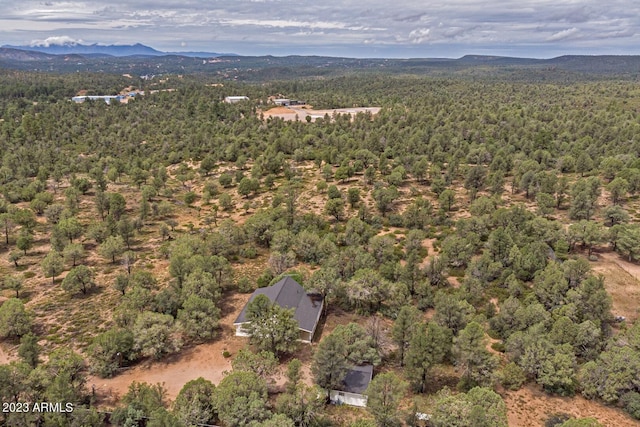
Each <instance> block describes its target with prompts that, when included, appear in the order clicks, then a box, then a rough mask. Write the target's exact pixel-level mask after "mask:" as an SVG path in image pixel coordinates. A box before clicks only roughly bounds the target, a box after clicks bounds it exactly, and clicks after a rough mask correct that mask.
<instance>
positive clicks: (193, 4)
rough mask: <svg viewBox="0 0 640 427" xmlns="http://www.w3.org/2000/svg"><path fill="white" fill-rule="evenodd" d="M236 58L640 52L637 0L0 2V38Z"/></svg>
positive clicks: (8, 41)
mask: <svg viewBox="0 0 640 427" xmlns="http://www.w3.org/2000/svg"><path fill="white" fill-rule="evenodd" d="M64 40H69V41H81V42H83V43H87V44H91V43H99V44H133V43H138V42H139V43H142V44H145V45H148V46H151V47H154V48H156V49H159V50H164V51H174V52H175V51H209V52H233V53H238V54H241V55H268V54H271V55H279V56H280V55H290V54H300V55H329V56H350V57H448V58H455V57H460V56H463V55H465V54H488V55H509V56H521V57H536V58H550V57H554V56H558V55H564V54H594V55H595V54H633V55H635V54H640V49H639V48H638V46H640V43H639V42H640V1H637V0H607V1H603V0H494V1H484V0H431V1H414V0H313V1H309V0H297V1H292V0H110V1H103V0H101V1H92V0H88V1H73V0H71V1H56V0H51V1H34V0H21V1H17V0H0V44H12V45H26V44H34V43H51V42H55V41H64Z"/></svg>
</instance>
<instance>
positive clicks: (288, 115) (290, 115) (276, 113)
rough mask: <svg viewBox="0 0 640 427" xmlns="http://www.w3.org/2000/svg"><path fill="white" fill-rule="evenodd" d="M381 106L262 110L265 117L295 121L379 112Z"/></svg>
mask: <svg viewBox="0 0 640 427" xmlns="http://www.w3.org/2000/svg"><path fill="white" fill-rule="evenodd" d="M379 112H380V107H359V108H335V109H332V110H313V109H310V108H302V107H290V108H287V107H275V108H271V109H269V110H267V111H264V112H262V114H263V117H265V118H268V117H280V118H281V119H283V120H287V121H293V120H296V117H297V118H298V120H307V117H309V119H308V120H310V121H312V122H313V121H316V119H322V118H324V117H325V116H326V115H328V116H329V117H333V116H334V115H336V114H348V115H351V116H355V115H356V114H358V113H371V114H372V115H375V114H378V113H379Z"/></svg>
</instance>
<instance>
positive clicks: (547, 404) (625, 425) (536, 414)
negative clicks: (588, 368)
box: [504, 385, 640, 427]
mask: <svg viewBox="0 0 640 427" xmlns="http://www.w3.org/2000/svg"><path fill="white" fill-rule="evenodd" d="M504 400H505V403H506V404H507V416H508V419H509V426H510V427H514V426H518V427H519V426H522V427H534V426H544V422H545V421H546V420H547V418H549V415H552V414H557V413H565V414H569V415H571V416H572V417H576V418H587V417H593V418H595V419H597V420H598V421H599V422H600V423H602V425H605V426H607V427H638V426H640V422H639V421H634V420H633V419H632V418H631V417H630V416H628V415H626V414H625V413H624V412H623V411H622V410H620V409H617V408H613V407H610V406H605V405H603V404H601V403H599V402H596V401H592V400H587V399H585V398H584V397H582V396H580V395H576V396H573V397H559V396H551V395H549V394H547V393H545V392H544V391H542V389H541V388H540V387H538V386H534V385H529V386H526V387H523V388H522V389H520V390H518V391H510V392H507V393H506V394H505V395H504Z"/></svg>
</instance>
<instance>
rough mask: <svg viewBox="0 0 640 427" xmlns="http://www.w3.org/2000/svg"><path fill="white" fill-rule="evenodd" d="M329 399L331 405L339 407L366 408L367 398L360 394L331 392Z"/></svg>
mask: <svg viewBox="0 0 640 427" xmlns="http://www.w3.org/2000/svg"><path fill="white" fill-rule="evenodd" d="M329 399H331V402H332V403H335V404H339V405H351V406H359V407H360V408H366V407H367V396H364V395H362V394H356V393H349V392H347V391H337V390H331V391H330V392H329Z"/></svg>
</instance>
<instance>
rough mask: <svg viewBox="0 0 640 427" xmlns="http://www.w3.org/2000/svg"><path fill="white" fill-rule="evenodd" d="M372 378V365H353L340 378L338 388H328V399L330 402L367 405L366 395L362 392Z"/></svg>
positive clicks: (365, 389)
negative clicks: (340, 384) (342, 377)
mask: <svg viewBox="0 0 640 427" xmlns="http://www.w3.org/2000/svg"><path fill="white" fill-rule="evenodd" d="M372 378H373V365H363V366H354V367H352V368H351V369H350V370H349V371H348V372H347V375H345V377H344V380H342V387H340V390H330V391H329V399H330V400H331V402H332V403H336V404H344V405H351V406H360V407H362V408H364V407H366V406H367V396H366V395H365V394H364V393H365V392H366V391H367V387H369V383H370V382H371V379H372Z"/></svg>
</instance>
